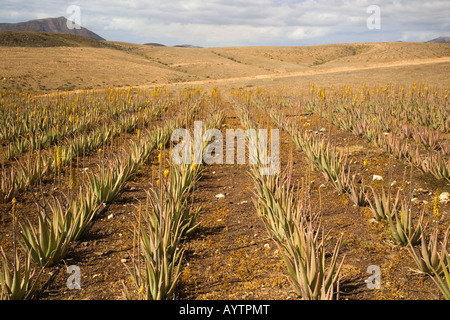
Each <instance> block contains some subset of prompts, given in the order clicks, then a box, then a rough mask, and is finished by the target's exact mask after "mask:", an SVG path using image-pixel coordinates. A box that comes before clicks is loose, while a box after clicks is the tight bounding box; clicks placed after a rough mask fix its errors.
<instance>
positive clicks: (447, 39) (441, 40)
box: [427, 37, 450, 43]
mask: <svg viewBox="0 0 450 320" xmlns="http://www.w3.org/2000/svg"><path fill="white" fill-rule="evenodd" d="M427 42H434V43H450V37H439V38H436V39H433V40H430V41H427Z"/></svg>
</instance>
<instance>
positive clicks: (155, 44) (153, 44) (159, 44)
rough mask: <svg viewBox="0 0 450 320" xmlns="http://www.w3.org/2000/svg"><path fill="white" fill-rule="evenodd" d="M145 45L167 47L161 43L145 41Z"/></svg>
mask: <svg viewBox="0 0 450 320" xmlns="http://www.w3.org/2000/svg"><path fill="white" fill-rule="evenodd" d="M144 46H151V47H165V45H163V44H161V43H153V42H152V43H144Z"/></svg>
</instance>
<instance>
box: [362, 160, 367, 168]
mask: <svg viewBox="0 0 450 320" xmlns="http://www.w3.org/2000/svg"><path fill="white" fill-rule="evenodd" d="M363 166H364V168H366V167H367V160H364V162H363Z"/></svg>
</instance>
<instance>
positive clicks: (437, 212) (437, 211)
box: [433, 189, 441, 219]
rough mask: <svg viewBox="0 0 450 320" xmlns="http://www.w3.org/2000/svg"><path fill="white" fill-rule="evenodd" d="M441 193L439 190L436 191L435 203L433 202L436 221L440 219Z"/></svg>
mask: <svg viewBox="0 0 450 320" xmlns="http://www.w3.org/2000/svg"><path fill="white" fill-rule="evenodd" d="M440 195H441V192H440V191H439V189H437V190H436V194H435V195H434V201H433V215H434V217H435V218H436V219H439V218H440V216H441V214H440V209H441V199H440Z"/></svg>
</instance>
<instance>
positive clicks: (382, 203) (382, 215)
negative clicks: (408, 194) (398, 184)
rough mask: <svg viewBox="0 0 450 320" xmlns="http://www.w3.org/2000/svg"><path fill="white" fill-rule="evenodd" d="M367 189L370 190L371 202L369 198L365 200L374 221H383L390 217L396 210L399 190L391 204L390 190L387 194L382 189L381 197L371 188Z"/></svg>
mask: <svg viewBox="0 0 450 320" xmlns="http://www.w3.org/2000/svg"><path fill="white" fill-rule="evenodd" d="M369 188H370V189H371V190H372V195H373V201H372V200H371V199H369V198H368V199H367V200H368V202H369V205H370V209H371V211H372V214H373V217H374V219H375V220H377V221H381V220H383V219H387V218H388V217H391V216H392V215H393V213H394V212H395V211H396V210H397V206H398V202H399V200H400V198H399V196H400V190H398V191H397V196H396V197H395V200H394V202H393V203H392V202H391V189H390V188H389V190H388V192H387V193H386V192H385V191H384V188H382V190H381V195H379V194H378V193H376V192H375V190H374V189H373V188H372V186H369Z"/></svg>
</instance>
